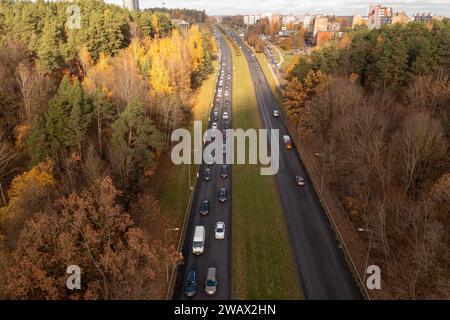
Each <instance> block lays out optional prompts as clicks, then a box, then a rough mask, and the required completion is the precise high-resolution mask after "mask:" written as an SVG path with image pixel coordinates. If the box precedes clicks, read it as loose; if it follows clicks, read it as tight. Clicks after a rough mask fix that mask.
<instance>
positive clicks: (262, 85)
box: [229, 31, 362, 300]
mask: <svg viewBox="0 0 450 320" xmlns="http://www.w3.org/2000/svg"><path fill="white" fill-rule="evenodd" d="M229 32H230V35H231V36H232V38H233V39H234V41H236V43H237V44H238V45H239V46H240V47H241V48H242V51H243V53H244V54H245V57H246V59H247V61H248V65H249V68H250V73H251V76H252V79H253V84H254V87H255V92H256V96H257V101H258V105H259V110H260V114H261V118H262V120H263V123H264V126H265V128H266V129H279V130H280V137H282V136H283V135H289V132H288V130H287V126H286V124H285V118H284V115H283V112H282V111H281V107H280V105H279V102H278V100H277V99H276V97H275V95H274V93H273V92H272V90H271V88H270V86H269V84H268V81H267V79H266V78H265V75H264V72H263V71H262V69H261V66H260V64H259V63H258V61H257V59H256V58H255V56H254V55H253V53H252V52H251V50H250V49H249V48H248V47H247V46H246V44H245V43H244V41H243V40H242V39H241V38H240V37H239V36H238V35H237V34H236V33H234V32H232V31H229ZM275 110H278V111H279V112H280V116H279V117H274V111H275ZM296 175H301V176H302V177H304V180H305V186H304V187H298V186H297V185H296V181H295V177H296ZM277 184H278V190H279V193H280V198H281V202H282V205H283V209H284V215H285V220H286V224H287V227H288V231H289V236H290V240H291V244H292V250H293V252H294V256H295V260H296V265H297V268H298V271H299V274H300V277H299V278H300V281H301V286H302V289H303V292H304V295H305V298H306V299H320V300H322V299H343V300H350V299H361V298H362V296H361V293H360V290H359V289H358V287H357V285H356V282H355V280H354V279H353V276H352V274H351V272H350V270H349V268H348V265H347V263H346V261H345V258H344V254H343V252H342V249H341V248H340V245H339V242H338V241H337V239H336V235H335V233H334V231H333V230H332V228H331V225H330V222H329V220H328V217H327V215H326V213H325V211H324V209H323V207H322V205H321V203H320V201H319V198H318V196H317V194H316V191H315V190H314V187H313V184H312V183H311V180H310V178H309V176H308V172H307V171H306V170H305V167H304V165H303V163H302V161H301V158H300V156H299V153H298V151H297V149H296V148H295V146H294V147H293V148H292V149H291V150H287V149H286V148H285V147H284V145H283V143H280V171H279V173H278V175H277ZM280 272H282V271H281V270H280Z"/></svg>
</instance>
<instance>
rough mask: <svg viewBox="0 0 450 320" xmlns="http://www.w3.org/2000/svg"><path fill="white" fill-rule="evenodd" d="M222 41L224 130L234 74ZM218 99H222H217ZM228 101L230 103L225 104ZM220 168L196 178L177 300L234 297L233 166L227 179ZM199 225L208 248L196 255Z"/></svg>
mask: <svg viewBox="0 0 450 320" xmlns="http://www.w3.org/2000/svg"><path fill="white" fill-rule="evenodd" d="M219 43H220V48H221V51H222V62H221V68H223V69H224V70H225V76H224V85H223V93H222V97H220V98H218V97H217V89H218V86H219V84H217V88H216V93H215V96H214V104H216V103H220V106H219V107H218V112H219V115H218V119H219V120H218V122H217V124H218V129H219V130H223V122H224V120H223V119H222V108H223V107H227V109H228V114H229V115H230V120H229V122H230V124H231V123H232V122H231V120H232V119H231V115H232V112H231V105H232V83H233V81H232V79H231V80H229V86H230V88H229V90H228V91H229V95H228V96H225V91H226V89H225V85H226V82H227V74H228V72H230V73H231V76H232V75H233V66H232V56H231V51H230V49H229V47H228V45H227V44H226V42H225V40H224V38H223V36H222V34H221V33H219ZM222 63H225V66H222ZM216 99H218V100H219V101H218V102H217V101H216ZM227 100H228V101H229V104H228V106H227V105H226V104H225V102H226V101H227ZM210 119H211V121H210V123H209V126H208V127H209V128H211V125H212V122H213V119H214V117H213V110H211V114H210ZM207 167H209V168H211V170H212V178H211V180H210V181H205V180H204V179H203V173H204V170H205V168H207ZM220 167H221V165H219V164H214V165H212V166H208V165H206V164H203V165H201V166H200V169H199V173H198V174H199V179H198V181H197V184H196V187H195V191H194V197H193V202H192V209H191V212H190V217H189V221H188V227H187V231H186V238H185V243H184V247H183V256H184V264H183V265H182V266H181V267H180V268H179V272H178V276H177V283H176V287H175V292H174V299H177V300H181V299H182V300H184V299H188V300H206V299H217V300H229V299H231V203H232V202H231V196H232V194H231V192H232V184H231V165H229V166H228V178H221V177H220ZM222 187H225V188H227V190H228V201H227V202H226V203H219V200H218V196H219V189H220V188H222ZM203 200H209V202H210V210H209V214H208V215H207V216H202V215H201V214H200V212H199V210H200V204H201V202H202V201H203ZM218 221H223V222H225V226H226V227H225V230H226V234H225V240H216V239H215V235H214V229H215V225H216V223H217V222H218ZM196 226H204V227H205V229H206V241H205V251H204V253H203V254H202V255H200V256H195V255H194V254H193V253H192V242H193V237H194V231H195V227H196ZM210 267H215V268H217V280H218V289H217V293H216V295H214V296H207V295H206V293H205V281H206V275H207V270H208V268H210ZM190 270H195V271H197V276H198V282H197V285H198V287H197V293H196V295H195V296H194V297H192V298H190V297H187V296H186V295H185V294H184V283H185V280H186V277H187V273H188V272H189V271H190Z"/></svg>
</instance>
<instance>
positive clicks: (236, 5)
mask: <svg viewBox="0 0 450 320" xmlns="http://www.w3.org/2000/svg"><path fill="white" fill-rule="evenodd" d="M106 1H107V2H112V3H116V4H120V5H121V4H122V0H106ZM163 1H164V2H165V5H166V7H169V8H192V9H199V10H203V9H205V10H206V12H207V13H208V14H209V15H219V14H226V15H231V14H238V13H240V14H250V13H255V14H257V13H266V12H280V13H306V12H309V13H325V14H327V13H335V14H337V15H352V14H361V15H367V12H368V10H369V9H368V8H369V5H370V4H385V5H389V6H391V7H393V8H394V11H405V12H406V13H408V14H414V13H419V12H432V13H436V14H440V15H444V16H447V17H450V0H426V1H424V0H391V1H384V0H381V1H376V0H374V1H370V0H369V1H368V0H140V6H141V8H152V7H161V5H162V2H163Z"/></svg>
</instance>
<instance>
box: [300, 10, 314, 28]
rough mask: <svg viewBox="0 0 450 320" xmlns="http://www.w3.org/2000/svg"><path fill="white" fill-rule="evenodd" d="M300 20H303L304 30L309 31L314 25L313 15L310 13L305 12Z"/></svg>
mask: <svg viewBox="0 0 450 320" xmlns="http://www.w3.org/2000/svg"><path fill="white" fill-rule="evenodd" d="M301 21H302V22H303V28H304V29H305V30H306V31H311V30H313V26H314V16H313V15H310V14H305V15H304V16H303V17H302V18H301Z"/></svg>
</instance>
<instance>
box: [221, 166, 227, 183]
mask: <svg viewBox="0 0 450 320" xmlns="http://www.w3.org/2000/svg"><path fill="white" fill-rule="evenodd" d="M220 176H221V177H222V178H224V179H225V178H227V177H228V166H227V165H226V164H224V165H222V166H221V167H220Z"/></svg>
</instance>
